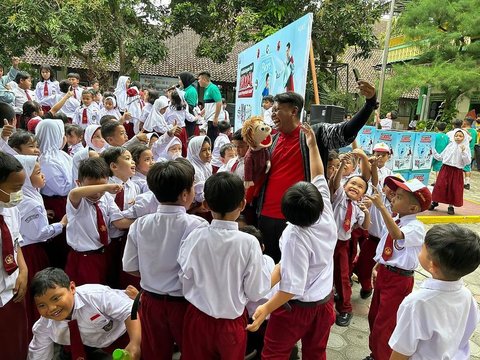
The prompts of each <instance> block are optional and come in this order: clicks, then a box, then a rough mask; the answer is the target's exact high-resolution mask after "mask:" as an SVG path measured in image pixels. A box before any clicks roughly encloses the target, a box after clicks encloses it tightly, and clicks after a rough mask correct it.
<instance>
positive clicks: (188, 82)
mask: <svg viewBox="0 0 480 360" xmlns="http://www.w3.org/2000/svg"><path fill="white" fill-rule="evenodd" d="M196 81H197V79H196V78H195V75H193V74H192V73H191V72H188V71H185V72H182V73H180V74H179V75H178V83H179V85H180V87H181V88H182V89H183V91H185V102H186V103H187V104H188V111H189V112H190V114H194V113H193V108H194V107H196V106H197V105H198V92H197V82H196ZM185 128H186V130H187V136H188V137H190V136H192V135H199V133H200V132H199V130H198V125H197V123H196V122H190V121H186V122H185Z"/></svg>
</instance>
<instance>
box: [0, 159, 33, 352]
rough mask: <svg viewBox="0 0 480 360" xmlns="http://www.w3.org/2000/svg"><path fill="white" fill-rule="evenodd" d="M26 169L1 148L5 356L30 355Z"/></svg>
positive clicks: (0, 293)
mask: <svg viewBox="0 0 480 360" xmlns="http://www.w3.org/2000/svg"><path fill="white" fill-rule="evenodd" d="M24 181H25V171H24V170H23V167H22V164H20V162H19V161H18V160H17V159H15V157H14V156H12V155H10V154H6V153H3V152H0V246H1V251H2V258H1V261H0V323H1V324H2V326H0V343H1V344H2V350H1V351H2V359H5V360H17V359H25V358H26V357H27V346H28V332H27V326H28V325H27V314H26V311H25V300H24V297H25V292H26V290H27V276H28V269H27V266H26V264H25V261H24V259H23V253H22V250H21V248H20V246H19V242H20V241H21V240H22V236H21V235H20V214H19V211H18V209H17V208H16V206H17V205H18V204H19V203H20V202H21V201H22V197H23V196H22V186H23V183H24Z"/></svg>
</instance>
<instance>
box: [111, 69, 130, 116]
mask: <svg viewBox="0 0 480 360" xmlns="http://www.w3.org/2000/svg"><path fill="white" fill-rule="evenodd" d="M129 86H130V78H129V77H128V76H120V77H119V78H118V81H117V87H116V88H115V91H114V92H113V93H114V94H115V97H116V98H117V106H118V109H119V110H120V112H125V111H127V89H128V87H129Z"/></svg>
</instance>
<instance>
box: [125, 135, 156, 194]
mask: <svg viewBox="0 0 480 360" xmlns="http://www.w3.org/2000/svg"><path fill="white" fill-rule="evenodd" d="M128 150H129V151H130V154H132V159H133V161H135V166H136V168H135V175H133V176H132V181H133V182H134V183H135V184H137V185H138V187H139V188H140V192H141V193H145V192H147V191H148V190H149V189H148V185H147V174H148V172H149V171H150V169H151V168H152V166H153V164H155V160H154V159H153V153H152V150H150V148H149V147H148V146H147V145H143V144H138V145H131V146H129V147H128Z"/></svg>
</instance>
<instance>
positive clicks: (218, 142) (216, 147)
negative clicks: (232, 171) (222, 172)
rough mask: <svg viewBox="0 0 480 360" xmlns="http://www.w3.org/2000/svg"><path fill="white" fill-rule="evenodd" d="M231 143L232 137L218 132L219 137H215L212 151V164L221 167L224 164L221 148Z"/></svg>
mask: <svg viewBox="0 0 480 360" xmlns="http://www.w3.org/2000/svg"><path fill="white" fill-rule="evenodd" d="M225 144H230V139H229V138H228V135H226V134H221V133H220V134H218V136H217V138H216V139H215V143H214V144H213V151H212V161H211V164H212V166H216V167H218V168H219V167H221V166H222V165H223V163H222V160H221V158H220V149H221V148H222V146H223V145H225Z"/></svg>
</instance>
